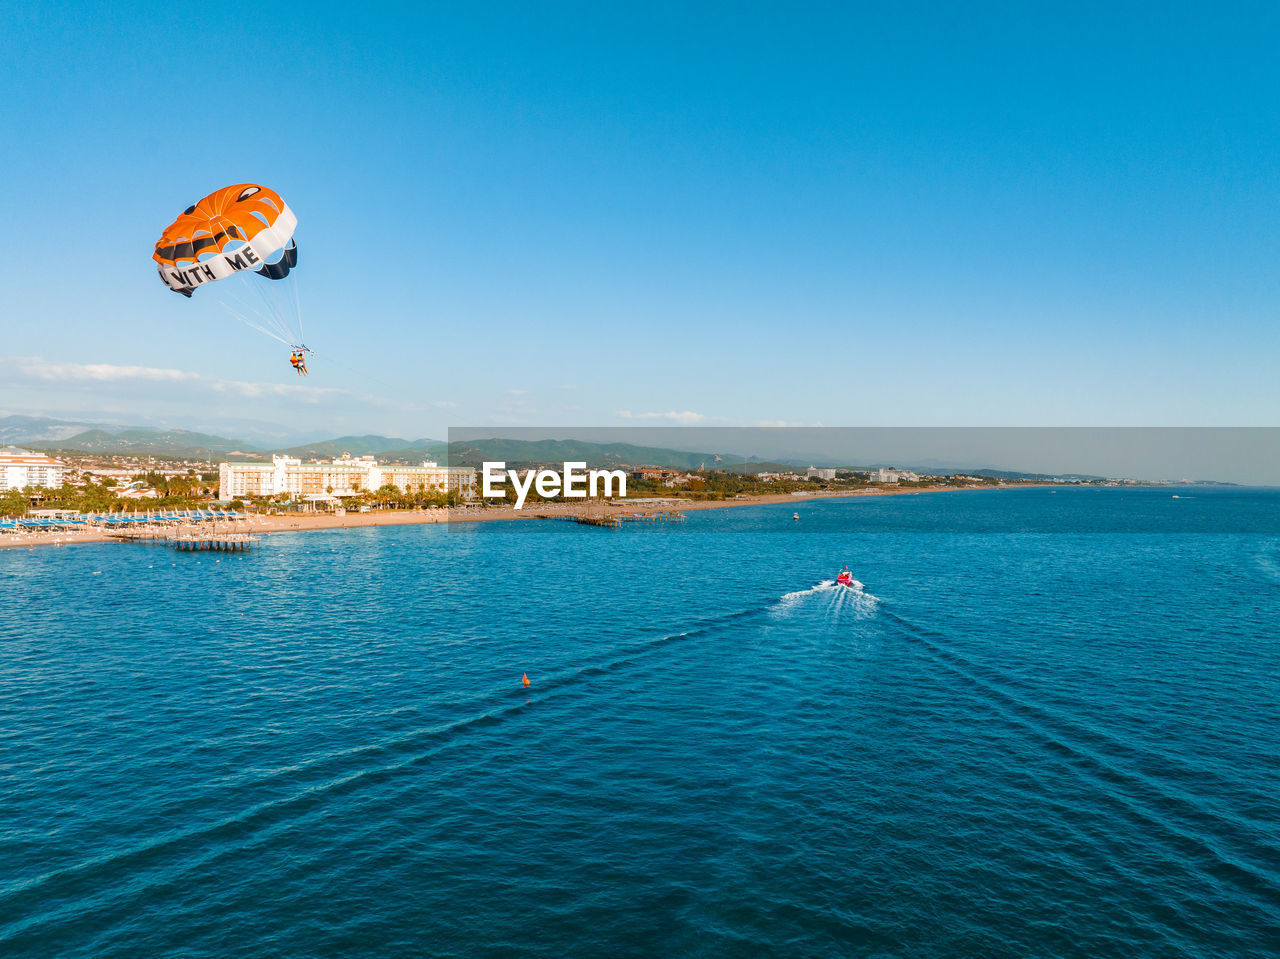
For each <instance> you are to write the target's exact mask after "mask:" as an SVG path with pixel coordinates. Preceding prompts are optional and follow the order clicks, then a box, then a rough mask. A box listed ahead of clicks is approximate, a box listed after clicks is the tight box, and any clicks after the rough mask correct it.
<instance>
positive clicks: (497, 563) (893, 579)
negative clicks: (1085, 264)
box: [0, 489, 1280, 957]
mask: <svg viewBox="0 0 1280 959" xmlns="http://www.w3.org/2000/svg"><path fill="white" fill-rule="evenodd" d="M1181 493H1182V495H1181V496H1180V497H1179V498H1177V499H1174V498H1173V497H1172V496H1171V494H1170V491H1169V490H1167V489H1165V490H1159V489H1153V490H1143V489H1103V490H1095V489H1077V490H1070V489H1064V490H1059V491H1049V490H1014V491H1004V492H973V493H969V492H965V493H953V494H946V495H941V494H939V495H921V496H900V497H891V498H882V499H862V500H841V501H823V502H805V501H801V502H799V503H798V504H797V505H796V506H794V507H793V506H792V505H791V504H785V505H783V506H769V507H743V508H737V509H730V510H716V511H706V512H696V513H691V514H690V516H689V520H688V522H686V523H684V524H682V525H673V526H656V527H643V528H642V527H627V528H624V529H622V530H617V531H612V530H601V529H593V528H587V527H579V526H575V525H572V524H567V523H550V522H523V523H479V524H465V525H464V524H457V525H454V526H452V527H451V528H449V529H443V528H440V527H396V528H382V529H362V530H343V531H322V532H311V533H299V534H280V535H275V536H271V537H269V538H268V539H267V540H266V541H265V542H263V543H262V544H261V547H260V548H259V549H258V550H257V551H256V552H253V553H250V554H246V555H216V554H176V553H172V552H169V551H167V550H165V549H163V548H161V547H151V546H138V545H126V544H104V545H85V546H76V547H69V548H60V549H55V548H44V549H38V550H35V551H30V552H29V551H25V550H22V551H19V550H0V670H2V671H0V676H3V686H2V687H0V954H2V955H4V956H42V957H43V956H59V957H63V956H65V957H75V956H95V957H97V956H191V957H196V956H200V957H205V956H229V955H236V956H250V955H251V956H281V957H286V956H287V957H300V956H370V957H375V956H376V957H382V956H387V957H390V956H406V955H435V956H467V957H471V956H512V955H520V956H547V957H553V956H554V957H561V956H570V955H572V956H706V957H719V956H848V955H865V956H944V955H945V956H993V957H995V956H1011V957H1012V956H1260V955H1275V954H1276V951H1277V944H1280V686H1278V685H1277V677H1278V676H1280V628H1278V626H1277V624H1278V623H1280V492H1277V491H1259V490H1209V489H1204V490H1183V491H1181ZM793 508H794V509H797V510H799V511H800V513H801V519H800V521H799V522H794V521H793V520H792V519H791V513H792V511H793ZM845 564H848V566H849V567H850V569H851V570H852V571H853V574H854V576H855V577H857V579H858V580H860V581H861V582H862V583H863V584H865V585H864V588H863V589H862V590H845V589H843V588H840V589H836V588H834V587H833V586H832V585H831V584H830V580H831V579H833V577H834V575H835V573H836V572H837V571H838V570H839V568H840V567H841V566H843V565H845ZM524 673H527V674H528V676H529V678H530V680H531V683H532V684H531V685H530V686H529V687H528V688H527V689H525V688H522V686H521V684H520V677H521V675H522V674H524Z"/></svg>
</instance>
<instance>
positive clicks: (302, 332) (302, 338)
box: [290, 241, 307, 343]
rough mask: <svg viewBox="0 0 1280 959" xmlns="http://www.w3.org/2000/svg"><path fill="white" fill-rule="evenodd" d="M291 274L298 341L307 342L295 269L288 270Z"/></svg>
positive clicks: (295, 247) (295, 246) (295, 245)
mask: <svg viewBox="0 0 1280 959" xmlns="http://www.w3.org/2000/svg"><path fill="white" fill-rule="evenodd" d="M290 242H293V241H290ZM297 246H298V245H297V243H294V249H297ZM290 274H291V275H292V276H293V315H294V316H296V317H297V318H298V342H299V343H305V342H307V332H306V330H304V329H303V328H302V294H301V293H300V292H299V289H298V276H297V269H296V268H295V269H294V270H291V271H290Z"/></svg>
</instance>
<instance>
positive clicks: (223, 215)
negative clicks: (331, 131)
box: [152, 183, 298, 296]
mask: <svg viewBox="0 0 1280 959" xmlns="http://www.w3.org/2000/svg"><path fill="white" fill-rule="evenodd" d="M297 226H298V218H297V217H296V216H294V215H293V211H292V210H290V209H289V206H288V204H287V203H285V202H284V200H282V199H280V194H278V193H276V192H275V191H274V190H270V189H268V188H267V187H264V186H259V185H258V184H256V183H237V184H235V185H234V186H228V187H223V188H222V189H221V190H217V191H215V192H213V193H210V194H209V195H208V196H207V197H205V198H204V199H203V200H201V201H200V202H199V203H195V204H193V205H192V206H189V207H187V208H186V209H185V210H183V211H182V215H181V216H179V217H178V218H177V219H176V220H174V221H173V222H172V223H170V224H169V225H168V226H167V227H166V228H165V231H164V233H163V234H161V236H160V239H159V240H157V241H156V249H155V253H154V254H153V256H152V259H154V260H155V261H156V266H157V269H158V270H159V271H160V279H161V280H163V281H164V283H165V285H166V286H168V287H169V289H171V290H173V291H174V292H176V293H181V294H182V295H183V296H190V295H191V294H192V293H193V292H194V291H195V290H196V288H197V287H200V286H204V285H207V284H209V283H212V282H215V281H217V280H222V279H226V278H227V277H229V276H234V275H236V274H237V273H241V272H252V273H258V274H260V275H262V276H265V277H267V278H268V279H272V280H280V279H283V278H284V277H286V276H288V275H289V271H290V270H291V269H293V267H295V266H296V265H297V263H298V247H297V245H296V244H295V243H294V241H293V231H294V230H295V229H296V228H297Z"/></svg>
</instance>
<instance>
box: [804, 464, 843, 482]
mask: <svg viewBox="0 0 1280 959" xmlns="http://www.w3.org/2000/svg"><path fill="white" fill-rule="evenodd" d="M804 475H805V476H806V477H807V478H808V479H822V480H833V479H835V478H836V471H835V470H833V469H830V470H828V469H819V468H818V467H816V466H810V467H809V469H808V470H806V471H805V474H804Z"/></svg>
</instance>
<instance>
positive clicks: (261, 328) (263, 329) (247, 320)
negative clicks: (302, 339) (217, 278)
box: [218, 299, 293, 346]
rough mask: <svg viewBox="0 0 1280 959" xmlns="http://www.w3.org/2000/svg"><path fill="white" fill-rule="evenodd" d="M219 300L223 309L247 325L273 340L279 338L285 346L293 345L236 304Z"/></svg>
mask: <svg viewBox="0 0 1280 959" xmlns="http://www.w3.org/2000/svg"><path fill="white" fill-rule="evenodd" d="M218 302H219V303H220V304H221V305H222V308H223V309H225V310H226V311H227V312H228V313H230V314H231V315H232V316H234V317H235V318H236V319H237V320H239V321H240V322H241V323H243V324H244V325H245V326H248V327H250V328H252V329H255V330H257V331H258V332H259V333H265V334H266V335H267V336H269V337H271V338H272V339H273V340H278V341H279V342H281V343H283V344H284V345H285V346H292V345H293V344H292V343H290V342H289V341H288V340H287V339H285V338H284V337H283V336H281V335H280V334H279V333H277V332H276V331H274V330H270V329H267V327H265V326H263V325H262V324H261V323H255V322H254V321H253V320H251V319H250V318H249V317H248V316H246V315H245V314H243V313H241V312H240V310H238V309H236V307H235V306H233V305H232V304H230V303H228V302H227V301H226V300H223V299H219V300H218Z"/></svg>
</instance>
